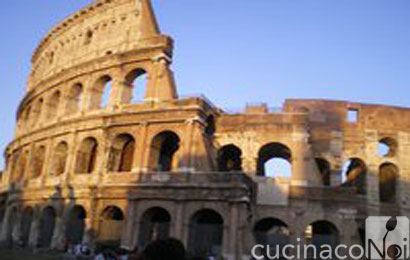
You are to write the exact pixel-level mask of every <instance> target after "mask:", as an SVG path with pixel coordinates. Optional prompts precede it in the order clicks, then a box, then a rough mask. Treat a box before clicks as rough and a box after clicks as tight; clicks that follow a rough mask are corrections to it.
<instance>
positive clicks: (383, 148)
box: [378, 137, 398, 157]
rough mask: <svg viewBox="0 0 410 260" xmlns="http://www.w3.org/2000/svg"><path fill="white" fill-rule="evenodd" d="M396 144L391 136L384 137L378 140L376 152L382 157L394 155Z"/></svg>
mask: <svg viewBox="0 0 410 260" xmlns="http://www.w3.org/2000/svg"><path fill="white" fill-rule="evenodd" d="M397 148H398V144H397V141H396V140H395V139H393V138H390V137H386V138H383V139H381V140H380V141H379V146H378V153H379V156H382V157H394V156H395V155H396V153H397Z"/></svg>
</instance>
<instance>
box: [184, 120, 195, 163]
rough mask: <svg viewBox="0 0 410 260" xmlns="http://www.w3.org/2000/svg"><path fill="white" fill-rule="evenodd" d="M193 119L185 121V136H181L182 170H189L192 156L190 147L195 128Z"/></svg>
mask: <svg viewBox="0 0 410 260" xmlns="http://www.w3.org/2000/svg"><path fill="white" fill-rule="evenodd" d="M195 120H196V119H195V118H192V119H188V120H186V121H185V123H186V126H185V136H181V137H180V138H181V139H182V143H183V147H182V148H183V158H182V161H183V165H180V167H182V168H189V169H192V168H191V166H192V165H191V159H192V158H191V156H192V146H193V140H192V139H193V135H194V130H195V129H194V127H195Z"/></svg>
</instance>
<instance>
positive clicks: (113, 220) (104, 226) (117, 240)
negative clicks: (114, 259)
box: [99, 206, 124, 246]
mask: <svg viewBox="0 0 410 260" xmlns="http://www.w3.org/2000/svg"><path fill="white" fill-rule="evenodd" d="M100 219H101V220H100V232H99V241H100V242H103V243H108V244H110V245H115V246H120V245H121V237H122V230H123V225H124V213H123V212H122V210H121V209H120V208H118V207H116V206H109V207H106V208H105V209H104V211H103V212H102V214H101V218H100Z"/></svg>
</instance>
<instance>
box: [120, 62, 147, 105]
mask: <svg viewBox="0 0 410 260" xmlns="http://www.w3.org/2000/svg"><path fill="white" fill-rule="evenodd" d="M125 82H126V85H127V86H128V87H129V88H130V90H131V91H132V92H130V95H129V97H128V98H126V100H127V101H126V103H130V102H131V103H132V104H135V103H138V102H141V101H143V100H144V93H145V89H146V87H147V83H148V74H147V72H146V71H145V70H144V69H135V70H133V71H131V72H130V73H128V74H127V76H126V77H125Z"/></svg>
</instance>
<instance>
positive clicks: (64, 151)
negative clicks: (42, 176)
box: [51, 141, 68, 176]
mask: <svg viewBox="0 0 410 260" xmlns="http://www.w3.org/2000/svg"><path fill="white" fill-rule="evenodd" d="M67 157H68V145H67V143H66V142H64V141H63V142H60V143H59V144H58V145H57V146H56V148H55V149H54V152H53V161H52V170H51V175H55V176H58V175H61V174H63V173H64V172H65V168H66V164H67Z"/></svg>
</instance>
